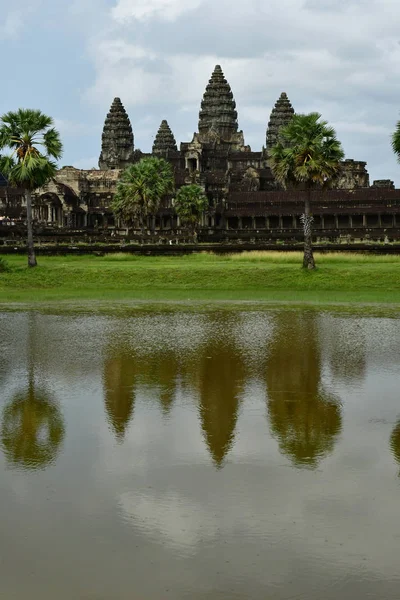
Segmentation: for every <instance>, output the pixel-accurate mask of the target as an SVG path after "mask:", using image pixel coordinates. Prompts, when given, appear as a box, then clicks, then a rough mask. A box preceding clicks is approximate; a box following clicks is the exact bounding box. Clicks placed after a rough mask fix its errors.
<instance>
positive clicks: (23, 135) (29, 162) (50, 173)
mask: <svg viewBox="0 0 400 600" xmlns="http://www.w3.org/2000/svg"><path fill="white" fill-rule="evenodd" d="M4 148H9V149H10V150H11V155H10V156H8V157H6V158H5V159H3V168H4V169H5V173H4V175H5V176H6V177H7V179H8V181H9V182H10V184H11V185H14V186H18V187H21V188H23V189H24V191H25V199H26V217H27V230H28V265H29V266H30V267H35V266H36V264H37V262H36V256H35V249H34V246H33V228H32V191H33V190H35V189H37V188H38V187H41V186H43V185H45V183H47V182H48V181H49V179H51V178H52V177H54V175H55V173H56V171H57V165H56V164H55V162H53V160H58V159H59V158H60V157H61V155H62V143H61V140H60V135H59V133H58V131H56V129H55V128H54V127H53V119H52V118H51V117H48V116H47V115H44V114H43V113H42V112H41V111H40V110H32V109H23V108H20V109H18V110H17V111H16V112H8V113H6V114H4V115H3V116H2V117H1V118H0V150H2V149H4Z"/></svg>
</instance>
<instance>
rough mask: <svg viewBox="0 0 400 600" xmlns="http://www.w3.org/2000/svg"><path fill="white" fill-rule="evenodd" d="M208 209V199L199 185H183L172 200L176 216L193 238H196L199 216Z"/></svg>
mask: <svg viewBox="0 0 400 600" xmlns="http://www.w3.org/2000/svg"><path fill="white" fill-rule="evenodd" d="M207 207H208V199H207V196H206V195H205V193H204V190H203V188H202V187H200V186H199V185H195V184H193V185H184V186H183V187H181V188H180V189H179V190H178V192H177V194H176V197H175V200H174V208H175V211H176V214H177V215H178V217H179V218H180V220H181V223H182V225H183V226H184V227H189V229H190V230H191V232H192V235H193V238H196V235H197V229H198V227H199V225H200V220H201V215H202V214H203V212H204V211H205V210H206V209H207Z"/></svg>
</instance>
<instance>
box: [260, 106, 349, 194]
mask: <svg viewBox="0 0 400 600" xmlns="http://www.w3.org/2000/svg"><path fill="white" fill-rule="evenodd" d="M343 159H344V152H343V150H342V147H341V144H340V142H339V141H338V140H337V138H336V132H335V130H334V128H333V127H330V126H329V125H328V123H327V122H326V121H324V120H322V119H321V115H320V114H319V113H310V114H308V115H294V117H293V118H292V120H291V121H290V122H289V123H288V125H286V126H285V127H283V128H282V129H281V131H280V133H279V139H278V143H277V144H276V145H275V146H274V147H273V148H271V149H270V151H269V165H270V168H271V170H272V172H273V174H274V176H275V178H276V180H277V181H278V182H279V183H280V184H281V185H282V186H283V187H285V188H286V187H287V186H288V185H289V184H294V185H299V184H301V183H304V184H306V185H307V186H312V185H318V186H322V187H326V185H327V184H328V183H329V182H330V183H331V182H332V181H334V180H335V179H336V178H337V177H338V176H339V174H340V170H341V161H342V160H343Z"/></svg>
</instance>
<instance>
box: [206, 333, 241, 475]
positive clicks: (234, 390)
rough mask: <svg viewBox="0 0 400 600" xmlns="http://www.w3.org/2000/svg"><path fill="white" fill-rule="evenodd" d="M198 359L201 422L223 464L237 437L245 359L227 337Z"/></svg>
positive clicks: (210, 447)
mask: <svg viewBox="0 0 400 600" xmlns="http://www.w3.org/2000/svg"><path fill="white" fill-rule="evenodd" d="M198 360H199V363H198V364H197V365H196V367H197V368H198V370H199V390H198V392H199V396H200V418H201V424H202V428H203V431H204V435H205V440H206V442H207V446H208V448H209V450H210V453H211V456H212V458H213V460H214V462H215V464H216V465H217V466H221V465H222V463H223V461H224V459H225V457H226V455H227V453H228V452H229V450H230V449H231V447H232V444H233V440H234V435H235V428H236V421H237V417H238V409H239V402H240V396H241V393H242V391H243V388H244V385H245V369H244V361H243V357H242V356H241V354H240V351H239V349H238V348H237V347H235V345H234V344H232V343H229V341H227V340H221V341H220V343H217V344H212V345H209V346H205V347H204V348H203V349H202V352H201V356H199V359H198Z"/></svg>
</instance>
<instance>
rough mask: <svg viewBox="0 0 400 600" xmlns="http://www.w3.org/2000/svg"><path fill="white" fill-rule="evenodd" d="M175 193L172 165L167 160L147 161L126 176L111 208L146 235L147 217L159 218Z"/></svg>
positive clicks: (118, 186)
mask: <svg viewBox="0 0 400 600" xmlns="http://www.w3.org/2000/svg"><path fill="white" fill-rule="evenodd" d="M173 190H174V174H173V171H172V167H171V165H170V164H169V163H168V162H167V161H166V160H164V159H163V158H155V157H151V158H143V159H142V160H141V161H140V162H138V163H135V164H133V165H130V166H129V167H127V168H126V169H125V171H124V172H123V173H122V175H121V178H120V180H119V182H118V185H117V190H116V193H115V196H114V199H113V201H112V204H111V207H112V209H113V211H114V213H115V215H116V216H117V217H121V218H122V219H123V220H124V221H126V222H128V223H135V222H138V223H139V226H140V228H141V230H142V232H143V230H144V226H145V221H146V219H147V217H148V216H150V215H155V213H156V212H157V211H158V209H159V207H160V203H161V200H162V199H163V197H164V196H166V195H168V194H171V193H172V192H173Z"/></svg>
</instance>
